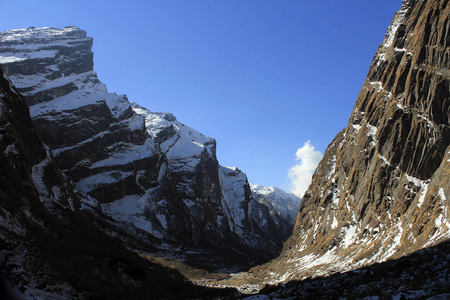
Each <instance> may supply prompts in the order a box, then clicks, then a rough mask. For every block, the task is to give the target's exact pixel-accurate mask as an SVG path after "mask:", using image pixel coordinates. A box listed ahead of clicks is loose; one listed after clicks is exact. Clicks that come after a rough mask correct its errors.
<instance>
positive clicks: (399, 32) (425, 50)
mask: <svg viewBox="0 0 450 300" xmlns="http://www.w3.org/2000/svg"><path fill="white" fill-rule="evenodd" d="M449 56H450V4H449V2H448V0H434V1H403V5H402V8H401V10H400V11H398V12H397V13H396V15H395V17H394V20H393V22H392V23H391V25H390V26H389V28H388V32H387V34H386V36H385V39H384V42H383V43H382V44H381V45H380V47H379V48H378V51H377V52H376V54H375V57H374V59H373V62H372V64H371V66H370V69H369V72H368V75H367V79H366V81H365V83H364V85H363V87H362V89H361V91H360V93H359V95H358V98H357V100H356V104H355V106H354V109H353V112H352V114H351V117H350V120H349V123H348V126H347V127H346V128H345V129H344V130H343V131H341V132H340V133H339V134H338V135H337V136H336V138H335V139H334V140H333V142H332V143H331V144H330V145H329V147H328V149H327V150H326V152H325V155H324V158H323V160H322V161H321V163H320V164H319V166H318V168H317V170H316V172H315V174H314V176H313V179H312V183H311V185H310V187H309V189H308V191H307V192H306V193H305V195H304V197H303V201H302V203H301V206H300V211H299V215H298V216H297V220H296V225H295V228H294V233H293V235H292V237H291V238H290V239H289V240H288V241H287V242H286V243H285V246H284V249H283V252H282V254H281V256H280V257H279V258H277V259H275V260H274V261H272V262H271V263H269V264H267V265H265V266H264V267H262V268H258V269H257V270H254V273H255V276H256V277H259V278H261V277H262V278H264V279H265V282H269V283H274V282H284V281H286V280H289V279H302V278H306V277H312V276H319V275H323V274H330V273H334V272H338V271H339V272H342V271H346V270H350V269H355V268H358V267H361V266H366V265H370V264H373V263H376V262H383V261H386V260H389V259H394V258H399V257H401V256H404V255H408V254H410V253H412V252H414V251H417V250H419V249H421V248H424V247H428V246H431V245H435V244H437V243H439V242H442V241H445V240H448V239H449V238H450V219H449V217H450V215H449V210H450V203H449V201H450V147H449V144H450V126H449V118H450V71H449V66H450V65H449V64H450V61H449Z"/></svg>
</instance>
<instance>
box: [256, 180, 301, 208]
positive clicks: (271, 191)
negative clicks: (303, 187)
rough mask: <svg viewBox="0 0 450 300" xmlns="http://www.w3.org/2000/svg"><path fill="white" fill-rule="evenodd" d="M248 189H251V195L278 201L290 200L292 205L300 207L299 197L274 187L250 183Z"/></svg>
mask: <svg viewBox="0 0 450 300" xmlns="http://www.w3.org/2000/svg"><path fill="white" fill-rule="evenodd" d="M250 188H251V189H252V192H253V193H256V194H261V195H264V196H270V197H271V198H273V199H279V200H286V199H288V200H290V201H291V202H292V203H293V204H295V205H297V206H299V205H300V201H301V199H300V197H297V196H296V195H295V194H293V193H287V192H285V191H283V190H282V189H280V188H277V187H274V186H262V185H259V184H252V183H250Z"/></svg>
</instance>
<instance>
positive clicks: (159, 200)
mask: <svg viewBox="0 0 450 300" xmlns="http://www.w3.org/2000/svg"><path fill="white" fill-rule="evenodd" d="M91 47H92V38H90V37H86V32H84V31H82V30H80V29H79V28H77V27H66V28H62V29H55V28H37V29H36V28H28V29H21V30H11V31H6V32H3V33H0V63H1V64H2V66H3V68H4V70H5V74H6V75H7V76H8V77H9V78H10V80H11V81H12V82H13V83H14V85H15V86H16V87H17V89H18V90H19V91H20V92H21V93H22V94H23V95H24V96H25V99H26V101H27V103H28V105H29V106H30V114H31V116H32V119H33V123H34V125H35V127H36V129H37V131H38V132H39V134H40V136H41V137H42V139H43V141H44V143H45V144H46V145H47V146H48V147H49V149H50V151H51V153H52V154H53V156H54V157H55V160H56V162H57V164H58V166H59V167H60V168H61V169H62V170H63V172H64V174H65V175H66V176H67V177H68V178H69V179H70V180H71V181H73V182H74V183H75V185H76V187H77V189H79V190H81V191H82V192H84V193H86V194H88V195H89V196H90V197H92V199H94V200H95V201H96V202H98V203H99V205H100V207H101V210H102V212H103V213H104V214H105V215H107V216H109V217H110V218H111V219H110V222H112V223H113V224H114V225H115V226H118V227H120V228H122V229H124V230H126V231H128V234H127V235H126V236H130V234H131V235H133V236H135V237H139V239H140V240H141V243H139V242H138V243H134V244H133V247H134V248H140V250H142V251H144V250H146V247H147V245H148V244H149V243H150V244H152V245H153V246H157V247H160V246H159V245H161V244H162V243H169V244H173V245H174V248H172V249H171V250H170V252H173V251H175V250H176V249H180V246H182V247H184V246H188V247H194V248H196V247H197V248H202V249H212V250H213V251H215V250H217V249H218V248H219V247H217V246H218V245H221V246H222V247H220V248H223V249H226V250H224V251H225V252H226V253H235V255H237V256H241V258H243V257H244V258H245V257H249V258H250V260H251V261H253V260H254V259H268V258H270V257H273V256H274V255H276V254H277V253H278V251H279V250H280V249H281V243H282V240H280V238H279V236H272V235H271V234H269V233H273V232H279V231H280V230H281V229H280V228H281V227H282V225H281V223H280V221H279V220H280V219H282V217H280V216H279V215H278V213H275V214H274V213H267V211H268V207H267V205H266V204H261V203H260V202H258V201H256V200H255V199H254V197H253V196H252V193H251V190H250V187H249V184H248V182H247V178H246V176H245V174H243V173H242V172H240V171H239V170H237V169H233V168H232V169H230V168H225V167H222V166H220V165H219V164H218V161H217V158H216V154H215V147H216V142H215V140H214V139H212V138H210V137H206V136H204V135H202V134H200V133H199V132H197V131H195V130H193V129H192V128H189V127H187V126H185V125H184V124H181V123H180V122H178V121H177V120H176V118H175V117H174V116H173V115H171V114H168V113H153V112H150V111H148V110H147V109H145V108H142V107H140V106H138V105H134V106H132V105H131V103H130V102H129V101H128V99H127V97H126V96H125V95H117V94H114V93H108V91H107V89H106V86H105V85H104V84H103V83H101V82H100V81H99V79H98V78H97V74H96V73H95V72H94V71H93V54H92V51H91ZM274 220H275V221H274ZM261 222H263V223H264V222H265V225H264V227H265V228H261V226H260V225H259V224H260V223H261ZM126 236H125V237H124V236H121V238H122V239H124V241H125V242H129V241H128V238H127V237H126ZM284 238H287V236H286V234H285V235H284ZM139 245H140V246H139ZM144 245H145V246H144ZM164 247H165V246H164ZM255 250H257V251H255ZM214 255H215V256H217V253H215V254H214Z"/></svg>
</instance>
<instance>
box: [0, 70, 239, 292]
mask: <svg viewBox="0 0 450 300" xmlns="http://www.w3.org/2000/svg"><path fill="white" fill-rule="evenodd" d="M0 166H1V170H2V172H1V175H0V298H1V299H56V298H58V299H59V298H61V299H63V298H64V299H104V298H108V299H123V298H131V299H155V298H174V299H180V298H191V297H194V298H197V297H216V296H220V295H232V293H230V292H229V291H208V290H206V289H201V288H199V287H196V286H193V285H192V284H190V283H188V282H187V281H186V280H185V279H184V278H183V277H182V276H181V274H179V273H178V272H177V271H175V270H173V269H167V268H163V267H161V266H159V265H156V264H152V263H150V262H149V261H147V260H145V259H143V258H140V257H139V256H138V255H136V253H134V252H133V251H130V250H128V249H126V248H125V247H124V246H123V245H122V244H121V243H120V241H119V240H117V239H114V238H111V237H110V236H108V235H106V234H105V233H104V232H102V231H101V230H99V228H102V227H103V228H107V227H108V224H107V223H106V222H103V221H102V220H101V219H100V218H99V217H100V216H101V212H100V211H99V207H98V205H97V203H96V201H95V200H93V199H92V198H90V197H89V196H87V195H84V194H83V193H82V192H79V191H77V190H75V189H74V185H73V184H72V183H71V182H70V181H69V180H68V179H67V177H66V176H65V175H64V174H63V173H62V172H61V171H60V170H59V169H58V166H57V163H56V161H55V159H54V158H53V156H52V154H51V152H50V151H49V150H48V148H47V147H46V146H45V145H44V143H42V141H41V139H40V138H39V136H38V134H37V131H36V130H35V128H34V126H33V124H32V121H31V118H30V115H29V111H28V106H27V104H26V102H25V101H24V99H23V98H22V96H20V94H19V93H18V92H17V90H15V89H14V88H13V87H12V86H11V85H10V82H9V81H8V80H7V79H6V78H5V77H4V76H3V74H2V70H1V68H0ZM110 230H114V229H111V228H110Z"/></svg>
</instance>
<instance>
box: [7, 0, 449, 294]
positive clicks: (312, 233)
mask: <svg viewBox="0 0 450 300" xmlns="http://www.w3.org/2000/svg"><path fill="white" fill-rule="evenodd" d="M92 43H93V40H92V38H90V37H87V36H86V32H84V31H83V30H81V29H79V28H78V27H74V26H71V27H65V28H61V29H56V28H33V27H30V28H28V29H17V30H9V31H5V32H2V33H0V63H1V65H2V69H3V72H4V74H5V76H3V75H2V76H0V88H1V90H0V98H1V102H0V103H1V104H0V137H1V144H0V150H1V151H0V164H1V166H2V174H1V177H0V201H1V202H0V203H1V205H0V266H1V270H2V273H1V275H2V276H3V278H4V279H6V280H1V282H0V283H2V284H0V288H1V289H2V290H0V292H3V291H5V292H3V294H1V293H0V296H2V297H0V298H7V297H9V296H11V297H12V296H13V295H10V294H14V293H16V294H18V297H21V296H22V297H28V298H33V297H34V298H42V299H45V298H50V297H53V296H55V297H59V296H61V297H63V298H64V297H66V298H73V299H84V298H88V299H104V298H108V299H121V298H130V299H146V298H149V299H152V298H177V299H180V298H215V297H217V298H236V297H242V295H240V294H239V293H238V292H237V291H235V290H232V289H225V288H227V287H234V288H237V289H238V290H239V291H240V292H242V293H258V292H259V293H260V294H261V295H259V296H255V297H263V298H264V297H266V298H269V299H270V297H273V298H299V297H300V298H305V299H317V298H323V299H336V298H339V297H343V298H349V299H359V298H364V297H374V298H373V299H379V298H390V297H397V298H399V299H400V298H401V297H406V298H418V297H423V298H427V297H432V296H437V297H439V295H440V296H441V297H444V298H445V297H448V295H450V279H449V278H450V276H449V270H450V268H449V266H450V253H449V251H448V243H449V240H450V214H449V210H450V202H449V201H450V123H449V122H450V120H449V119H450V71H449V70H450V60H449V59H450V5H449V2H448V0H432V1H423V0H404V1H403V4H402V6H401V9H400V10H399V11H398V12H397V13H396V14H395V16H394V19H393V21H392V23H391V24H390V26H389V28H388V31H387V33H386V36H385V38H384V41H383V42H382V44H381V45H380V46H379V48H378V50H377V51H376V53H375V56H374V58H373V61H372V63H371V65H370V68H369V72H368V75H367V78H366V80H365V82H364V84H363V87H362V89H361V91H360V93H359V95H358V98H357V99H356V104H355V106H354V108H353V111H352V113H351V115H350V118H349V121H348V125H347V127H346V128H344V129H343V130H342V131H341V132H339V133H338V134H337V135H336V137H335V138H334V140H333V141H332V142H331V143H330V144H329V146H328V148H327V150H326V152H325V154H324V157H323V159H322V161H321V162H320V164H319V166H318V167H317V169H316V171H315V174H314V176H313V178H312V182H311V185H310V186H309V188H308V190H307V191H306V193H305V195H304V197H303V198H302V200H301V202H300V199H299V198H297V197H295V196H294V195H292V194H288V193H285V192H283V191H281V190H279V189H276V188H268V187H261V186H259V185H254V184H250V183H249V182H248V180H247V177H246V175H245V174H244V173H243V172H242V171H240V170H239V169H238V168H234V167H225V166H221V165H220V164H219V162H218V160H217V157H216V141H215V140H214V139H213V138H211V137H208V136H205V135H203V134H201V133H199V132H197V131H196V130H194V129H193V128H190V127H188V126H186V125H184V124H182V123H181V122H179V121H178V120H177V119H176V117H175V116H174V115H173V114H171V113H159V112H152V111H150V110H148V109H147V108H144V107H142V106H140V105H139V104H136V103H131V102H129V100H128V99H127V97H126V96H125V95H117V94H114V93H109V92H108V91H107V89H106V86H105V84H103V83H102V82H100V81H99V79H98V78H97V74H96V73H95V72H94V71H93V66H94V64H93V53H92V51H91V48H92ZM27 104H28V105H27ZM280 251H281V254H280V255H279V256H278V254H279V252H280ZM160 257H162V258H165V259H167V261H165V262H164V263H163V264H162V265H161V264H159V263H155V262H157V261H159V259H160ZM171 259H176V260H181V261H183V262H185V263H187V264H188V265H190V266H194V267H198V268H204V269H207V270H209V271H211V270H215V271H217V270H221V271H222V272H225V273H227V274H224V273H221V274H218V273H208V272H206V271H196V272H197V273H196V276H195V279H193V278H190V279H191V282H192V281H193V282H195V283H196V285H194V284H192V283H191V282H189V281H188V280H187V279H186V278H184V277H183V276H182V275H181V274H180V273H179V272H178V271H177V270H176V269H177V268H179V269H182V268H184V266H183V267H177V266H178V265H177V264H176V263H174V264H171V262H170V260H171ZM269 259H272V260H271V261H270V262H268V263H266V264H263V265H259V266H255V267H253V268H251V269H250V270H249V271H247V272H241V273H236V271H237V270H241V271H242V270H244V269H245V268H249V267H250V266H254V265H255V264H256V263H258V262H267V261H268V260H269ZM174 266H175V267H174ZM230 273H231V274H230ZM198 274H200V275H198ZM199 285H203V286H208V287H214V289H211V288H207V287H200V286H199ZM266 286H268V287H266ZM17 289H18V290H17ZM376 297H378V298H376ZM371 299H372V298H371ZM438 299H440V298H438Z"/></svg>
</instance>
